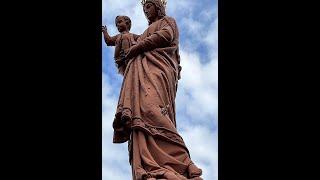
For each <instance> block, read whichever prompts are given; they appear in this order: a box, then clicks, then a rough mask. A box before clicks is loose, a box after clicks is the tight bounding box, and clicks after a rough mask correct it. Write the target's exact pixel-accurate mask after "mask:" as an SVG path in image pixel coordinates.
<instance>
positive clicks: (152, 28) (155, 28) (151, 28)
mask: <svg viewBox="0 0 320 180" xmlns="http://www.w3.org/2000/svg"><path fill="white" fill-rule="evenodd" d="M158 25H159V24H158V23H153V24H151V25H150V26H149V27H148V28H147V29H146V30H145V31H144V32H143V34H142V35H141V36H140V38H139V39H140V40H143V39H145V38H146V37H148V36H150V35H151V34H153V33H154V32H156V31H158Z"/></svg>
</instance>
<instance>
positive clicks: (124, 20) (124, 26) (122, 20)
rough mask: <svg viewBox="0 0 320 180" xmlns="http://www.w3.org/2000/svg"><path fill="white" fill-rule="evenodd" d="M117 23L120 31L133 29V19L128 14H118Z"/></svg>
mask: <svg viewBox="0 0 320 180" xmlns="http://www.w3.org/2000/svg"><path fill="white" fill-rule="evenodd" d="M115 23H116V26H117V28H118V31H119V32H123V31H130V29H131V20H130V18H129V17H128V16H117V17H116V19H115Z"/></svg>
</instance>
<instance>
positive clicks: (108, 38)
mask: <svg viewBox="0 0 320 180" xmlns="http://www.w3.org/2000/svg"><path fill="white" fill-rule="evenodd" d="M116 39H117V35H116V36H112V37H111V36H109V34H108V32H106V33H104V41H105V42H106V44H107V46H115V44H116Z"/></svg>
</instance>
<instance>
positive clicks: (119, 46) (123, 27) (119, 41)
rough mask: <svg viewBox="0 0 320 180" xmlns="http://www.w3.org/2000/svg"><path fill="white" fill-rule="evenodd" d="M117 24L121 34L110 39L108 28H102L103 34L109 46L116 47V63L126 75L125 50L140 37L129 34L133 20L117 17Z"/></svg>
mask: <svg viewBox="0 0 320 180" xmlns="http://www.w3.org/2000/svg"><path fill="white" fill-rule="evenodd" d="M115 24H116V26H117V29H118V31H119V32H120V34H117V35H115V36H113V37H110V35H109V34H108V31H107V27H106V26H102V32H103V35H104V40H105V42H106V44H107V46H116V47H115V51H114V59H115V63H116V65H117V67H118V70H119V73H120V74H122V75H124V71H125V68H126V62H125V58H124V57H125V50H127V49H129V48H130V47H131V46H132V45H134V44H135V43H136V41H137V39H138V37H140V36H139V35H136V34H133V33H129V31H130V29H131V20H130V18H129V17H128V16H117V17H116V19H115Z"/></svg>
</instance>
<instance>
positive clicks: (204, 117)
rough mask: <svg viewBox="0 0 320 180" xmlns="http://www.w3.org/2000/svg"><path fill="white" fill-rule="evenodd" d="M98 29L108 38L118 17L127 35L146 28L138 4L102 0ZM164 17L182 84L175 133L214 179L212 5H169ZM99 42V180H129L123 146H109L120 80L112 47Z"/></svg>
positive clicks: (209, 1)
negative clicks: (170, 23)
mask: <svg viewBox="0 0 320 180" xmlns="http://www.w3.org/2000/svg"><path fill="white" fill-rule="evenodd" d="M102 5H103V6H102V16H103V19H102V24H103V25H107V27H108V31H109V34H110V35H116V34H117V33H118V32H117V30H116V26H115V24H114V19H115V17H116V16H117V15H127V16H129V17H130V18H131V20H132V28H131V32H132V33H135V34H141V33H143V31H144V30H145V29H146V28H147V26H148V24H147V20H146V18H145V16H144V14H143V11H142V6H141V4H140V0H121V1H113V0H102ZM166 10H167V15H168V16H171V17H173V18H175V19H176V21H177V24H178V27H179V31H180V56H181V66H182V72H181V80H180V81H179V87H178V92H177V98H176V108H177V128H178V132H179V133H180V135H181V136H182V137H183V139H184V140H185V143H186V145H187V147H188V149H189V151H190V154H191V158H192V160H193V161H194V162H195V164H196V165H197V166H199V167H200V168H201V169H202V170H203V176H202V177H203V178H204V179H205V180H217V179H218V178H217V177H218V146H217V145H218V143H217V141H218V136H217V134H218V132H217V131H218V129H217V126H218V121H217V118H218V58H217V56H218V54H217V53H218V52H217V50H218V49H217V48H218V31H217V30H218V27H217V26H218V18H217V14H218V11H217V0H201V1H195V0H168V3H167V9H166ZM101 43H102V47H103V48H102V53H103V54H102V58H103V60H102V61H103V63H102V64H103V77H102V80H103V82H102V87H103V89H102V93H103V94H102V97H103V99H102V113H103V115H102V120H103V122H102V124H103V127H102V128H103V129H102V133H103V134H102V141H103V142H102V158H103V160H102V176H103V178H102V179H103V180H111V179H112V180H130V179H132V178H131V167H130V164H129V162H128V149H127V143H124V144H113V143H112V135H113V134H112V133H113V129H112V121H113V118H114V113H115V110H116V106H117V100H118V96H119V91H120V86H121V82H122V77H121V76H120V75H119V74H117V70H116V67H115V65H114V60H113V54H114V47H107V46H106V45H105V43H104V41H102V42H101Z"/></svg>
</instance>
